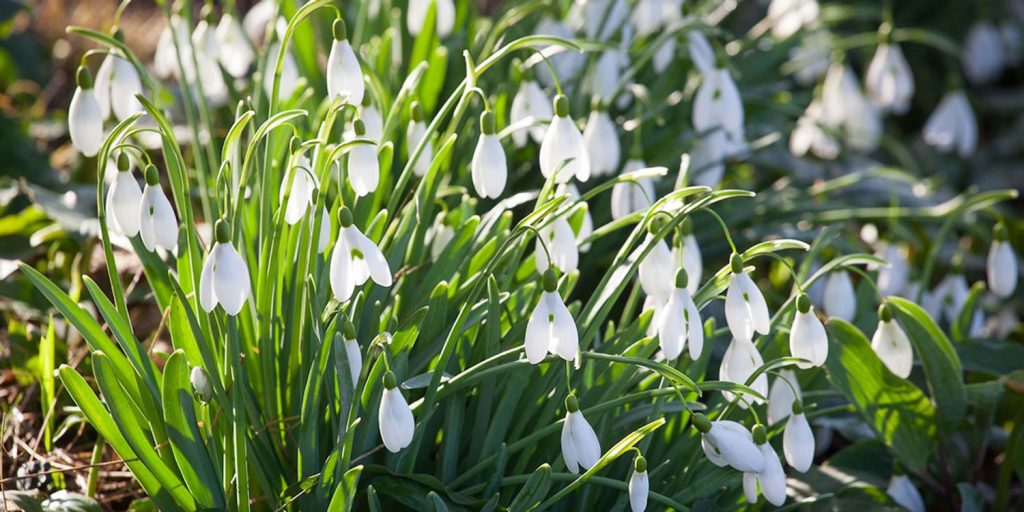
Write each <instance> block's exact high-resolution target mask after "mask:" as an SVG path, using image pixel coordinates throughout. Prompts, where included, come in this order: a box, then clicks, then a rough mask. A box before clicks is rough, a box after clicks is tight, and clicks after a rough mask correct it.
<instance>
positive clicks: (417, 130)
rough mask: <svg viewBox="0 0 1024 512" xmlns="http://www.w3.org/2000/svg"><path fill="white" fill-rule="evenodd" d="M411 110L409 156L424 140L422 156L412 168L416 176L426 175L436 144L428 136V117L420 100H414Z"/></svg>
mask: <svg viewBox="0 0 1024 512" xmlns="http://www.w3.org/2000/svg"><path fill="white" fill-rule="evenodd" d="M411 111H412V113H411V119H410V120H409V129H408V131H407V132H406V146H407V147H408V149H409V157H410V158H412V154H413V152H414V151H416V147H417V146H419V144H420V141H424V144H423V151H421V152H420V156H419V158H417V159H416V163H415V164H414V165H413V167H412V170H413V173H415V174H416V176H426V175H427V171H429V170H430V164H431V163H432V162H433V161H434V145H433V143H431V141H430V138H429V137H427V124H426V122H425V119H426V118H425V117H424V114H423V107H422V106H421V105H420V102H418V101H414V102H412V108H411Z"/></svg>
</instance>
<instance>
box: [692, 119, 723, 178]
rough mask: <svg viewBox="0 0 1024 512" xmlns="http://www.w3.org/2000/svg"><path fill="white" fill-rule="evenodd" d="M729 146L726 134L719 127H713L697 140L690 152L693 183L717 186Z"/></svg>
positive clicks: (721, 175)
mask: <svg viewBox="0 0 1024 512" xmlns="http://www.w3.org/2000/svg"><path fill="white" fill-rule="evenodd" d="M730 147H732V145H731V144H729V140H728V135H726V133H725V131H723V130H721V129H714V130H713V131H711V132H709V133H706V134H704V136H703V137H701V138H700V140H698V141H697V145H696V146H694V148H693V151H692V152H691V154H690V168H691V169H693V184H694V185H700V186H704V187H717V186H718V184H719V183H721V182H722V177H723V176H724V175H725V161H724V160H725V158H726V157H727V156H729V151H730Z"/></svg>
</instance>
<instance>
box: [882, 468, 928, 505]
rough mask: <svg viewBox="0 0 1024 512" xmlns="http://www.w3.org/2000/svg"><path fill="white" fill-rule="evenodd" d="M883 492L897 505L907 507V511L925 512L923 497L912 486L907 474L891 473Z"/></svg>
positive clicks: (912, 483)
mask: <svg viewBox="0 0 1024 512" xmlns="http://www.w3.org/2000/svg"><path fill="white" fill-rule="evenodd" d="M885 493H886V494H888V495H889V497H890V498H892V500H893V501H895V502H896V504H897V505H899V506H901V507H903V508H905V509H907V511H908V512H925V510H926V509H925V508H924V499H923V498H921V493H920V492H919V491H918V490H917V487H914V482H911V481H910V478H909V477H908V476H907V475H903V474H899V475H893V476H892V478H890V479H889V485H888V486H887V487H886V489H885Z"/></svg>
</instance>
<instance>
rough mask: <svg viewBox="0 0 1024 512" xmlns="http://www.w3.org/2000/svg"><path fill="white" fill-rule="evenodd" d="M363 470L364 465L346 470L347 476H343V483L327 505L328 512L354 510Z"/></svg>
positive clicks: (335, 490) (336, 489)
mask: <svg viewBox="0 0 1024 512" xmlns="http://www.w3.org/2000/svg"><path fill="white" fill-rule="evenodd" d="M362 472H363V467H362V466H356V467H354V468H352V469H349V470H348V471H346V472H345V477H344V478H342V480H341V485H339V486H338V487H337V488H335V489H334V495H333V496H331V502H330V504H328V505H327V510H328V512H341V511H343V510H345V511H348V510H352V505H353V502H354V501H355V499H356V490H357V488H358V484H359V475H360V474H362ZM371 499H372V498H371ZM371 508H372V507H371Z"/></svg>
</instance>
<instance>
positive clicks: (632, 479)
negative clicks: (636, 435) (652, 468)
mask: <svg viewBox="0 0 1024 512" xmlns="http://www.w3.org/2000/svg"><path fill="white" fill-rule="evenodd" d="M650 491H651V482H650V480H649V479H648V477H647V459H645V458H644V457H643V455H637V456H636V459H633V474H632V475H630V476H629V508H630V510H632V511H633V512H644V511H645V510H647V495H648V494H649V493H650Z"/></svg>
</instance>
